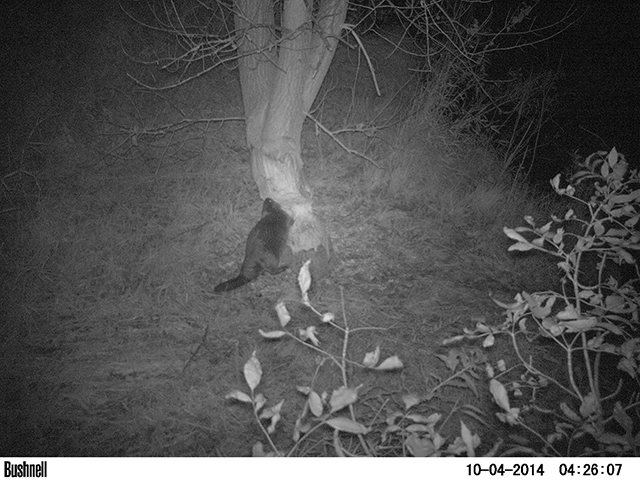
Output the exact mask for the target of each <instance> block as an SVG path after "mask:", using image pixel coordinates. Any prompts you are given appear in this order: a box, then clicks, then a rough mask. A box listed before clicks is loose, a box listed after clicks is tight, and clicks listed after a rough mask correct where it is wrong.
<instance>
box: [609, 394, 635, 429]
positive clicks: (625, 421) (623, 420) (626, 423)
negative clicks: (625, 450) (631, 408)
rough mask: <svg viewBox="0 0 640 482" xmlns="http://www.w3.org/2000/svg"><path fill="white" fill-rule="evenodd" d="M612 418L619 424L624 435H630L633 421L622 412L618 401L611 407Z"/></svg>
mask: <svg viewBox="0 0 640 482" xmlns="http://www.w3.org/2000/svg"><path fill="white" fill-rule="evenodd" d="M613 418H614V420H615V421H616V422H618V423H619V424H620V426H621V427H622V428H623V429H624V432H625V433H626V434H628V435H630V434H631V432H632V430H633V420H632V419H631V417H629V415H627V412H625V411H624V408H622V404H621V403H620V402H619V401H618V402H616V404H615V406H614V407H613Z"/></svg>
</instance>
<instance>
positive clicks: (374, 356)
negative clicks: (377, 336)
mask: <svg viewBox="0 0 640 482" xmlns="http://www.w3.org/2000/svg"><path fill="white" fill-rule="evenodd" d="M379 360H380V345H378V346H376V349H375V350H374V351H371V352H369V353H367V354H365V356H364V360H363V361H362V364H363V365H364V366H365V367H367V368H373V367H374V366H375V365H376V363H378V361H379Z"/></svg>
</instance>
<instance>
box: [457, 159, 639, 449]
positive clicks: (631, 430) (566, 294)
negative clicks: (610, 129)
mask: <svg viewBox="0 0 640 482" xmlns="http://www.w3.org/2000/svg"><path fill="white" fill-rule="evenodd" d="M551 184H552V186H553V188H554V190H555V191H556V193H557V194H559V195H561V196H566V197H567V198H569V199H570V200H571V201H572V204H574V205H575V206H576V208H575V210H574V209H569V210H568V211H567V212H566V213H565V214H564V216H561V217H558V216H552V220H551V221H549V222H548V223H546V224H544V225H543V226H538V225H537V224H536V223H535V221H534V220H533V219H532V218H531V217H525V220H526V222H527V224H528V226H524V227H518V228H515V229H511V228H506V227H505V228H504V232H505V234H506V235H507V236H508V237H509V238H510V239H512V240H514V241H515V243H514V244H513V245H512V246H510V248H509V250H510V251H530V250H536V251H540V252H543V253H545V254H546V255H549V256H553V257H556V258H557V259H558V267H559V268H560V270H561V272H562V279H561V282H562V288H561V290H560V292H556V291H545V292H537V293H526V292H522V293H519V294H518V295H516V297H515V301H514V302H513V303H501V302H499V301H497V300H496V303H497V304H499V305H500V306H501V307H503V308H505V310H506V311H505V318H504V321H503V323H501V324H500V325H498V326H489V325H488V324H486V323H478V324H477V325H476V327H475V329H473V330H465V334H464V335H462V336H458V337H454V338H452V339H450V340H447V343H451V342H454V341H460V340H462V339H477V338H481V339H483V346H484V347H489V346H493V344H494V342H495V337H496V336H498V335H506V336H508V337H509V338H510V340H511V345H512V346H513V349H514V350H515V354H516V357H517V360H518V362H519V363H518V365H517V366H514V367H509V368H508V367H507V366H506V363H505V362H504V361H503V360H502V361H501V362H499V363H498V366H497V370H496V368H495V367H493V366H491V365H488V366H487V373H488V374H489V376H490V378H491V380H490V386H489V388H490V391H491V394H492V395H493V398H494V400H495V402H496V403H497V404H498V405H499V406H500V408H501V412H499V413H497V414H496V415H497V417H498V419H499V420H500V421H502V422H504V423H506V424H509V425H511V426H515V427H520V428H522V429H523V430H524V431H525V432H526V433H528V434H530V435H531V437H532V440H527V443H525V442H523V441H522V440H520V442H519V443H517V444H516V446H514V447H512V448H510V449H508V450H507V451H506V452H505V453H504V454H505V455H508V454H513V453H529V454H534V455H567V456H569V455H580V454H595V455H598V454H607V455H638V454H639V453H640V427H639V425H638V420H640V416H639V412H640V389H639V387H640V377H639V375H640V368H639V362H640V337H639V326H640V325H639V324H638V311H639V310H638V309H639V304H640V297H639V285H638V283H639V278H640V275H639V273H638V267H637V262H636V257H637V254H638V250H639V249H640V231H639V230H638V227H639V225H640V222H639V220H640V177H639V176H638V171H637V170H635V169H634V170H631V169H630V168H629V165H628V163H627V161H626V160H625V158H624V156H622V155H621V154H619V153H618V152H616V150H615V149H613V150H612V151H611V152H609V153H607V152H596V153H594V154H592V155H591V156H589V157H588V158H587V159H586V160H585V161H584V162H583V163H582V164H581V165H580V168H579V170H578V171H577V172H576V173H575V175H573V177H572V178H571V184H569V185H567V186H566V187H561V185H560V175H558V176H556V177H555V178H554V179H552V181H551ZM540 339H546V340H549V341H551V342H552V345H555V346H556V347H557V348H558V349H560V350H561V352H562V353H563V354H564V357H563V359H564V363H563V364H561V366H557V365H553V364H550V363H548V362H547V361H546V360H545V359H544V358H543V357H541V356H538V357H536V356H535V355H534V356H527V355H525V354H524V353H523V347H524V346H525V340H527V341H529V342H531V341H539V340H540ZM496 371H497V372H498V373H497V374H496ZM553 387H555V392H556V393H559V394H560V397H555V398H552V400H553V401H552V402H547V403H544V400H543V399H544V398H548V397H544V395H545V393H551V392H553V390H552V388H553ZM516 399H520V400H521V401H520V402H519V403H514V401H515V400H516ZM514 405H518V406H514ZM536 413H537V414H542V415H544V418H545V419H546V420H547V421H549V420H551V424H550V427H551V428H550V429H544V428H542V429H541V425H542V424H537V423H536V417H535V416H534V415H535V414H536Z"/></svg>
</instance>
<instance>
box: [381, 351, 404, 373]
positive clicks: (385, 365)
mask: <svg viewBox="0 0 640 482" xmlns="http://www.w3.org/2000/svg"><path fill="white" fill-rule="evenodd" d="M403 367H404V365H403V364H402V360H400V358H398V357H397V356H396V355H394V356H390V357H389V358H387V359H386V360H384V361H383V362H382V363H380V365H378V366H377V367H375V370H385V371H389V370H401V369H402V368H403Z"/></svg>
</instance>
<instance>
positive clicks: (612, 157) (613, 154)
mask: <svg viewBox="0 0 640 482" xmlns="http://www.w3.org/2000/svg"><path fill="white" fill-rule="evenodd" d="M618 159H619V156H618V151H617V150H616V148H615V147H613V148H612V149H611V151H609V154H607V163H608V164H609V165H610V166H611V167H613V166H615V165H616V164H617V163H618ZM603 177H607V176H603Z"/></svg>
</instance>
